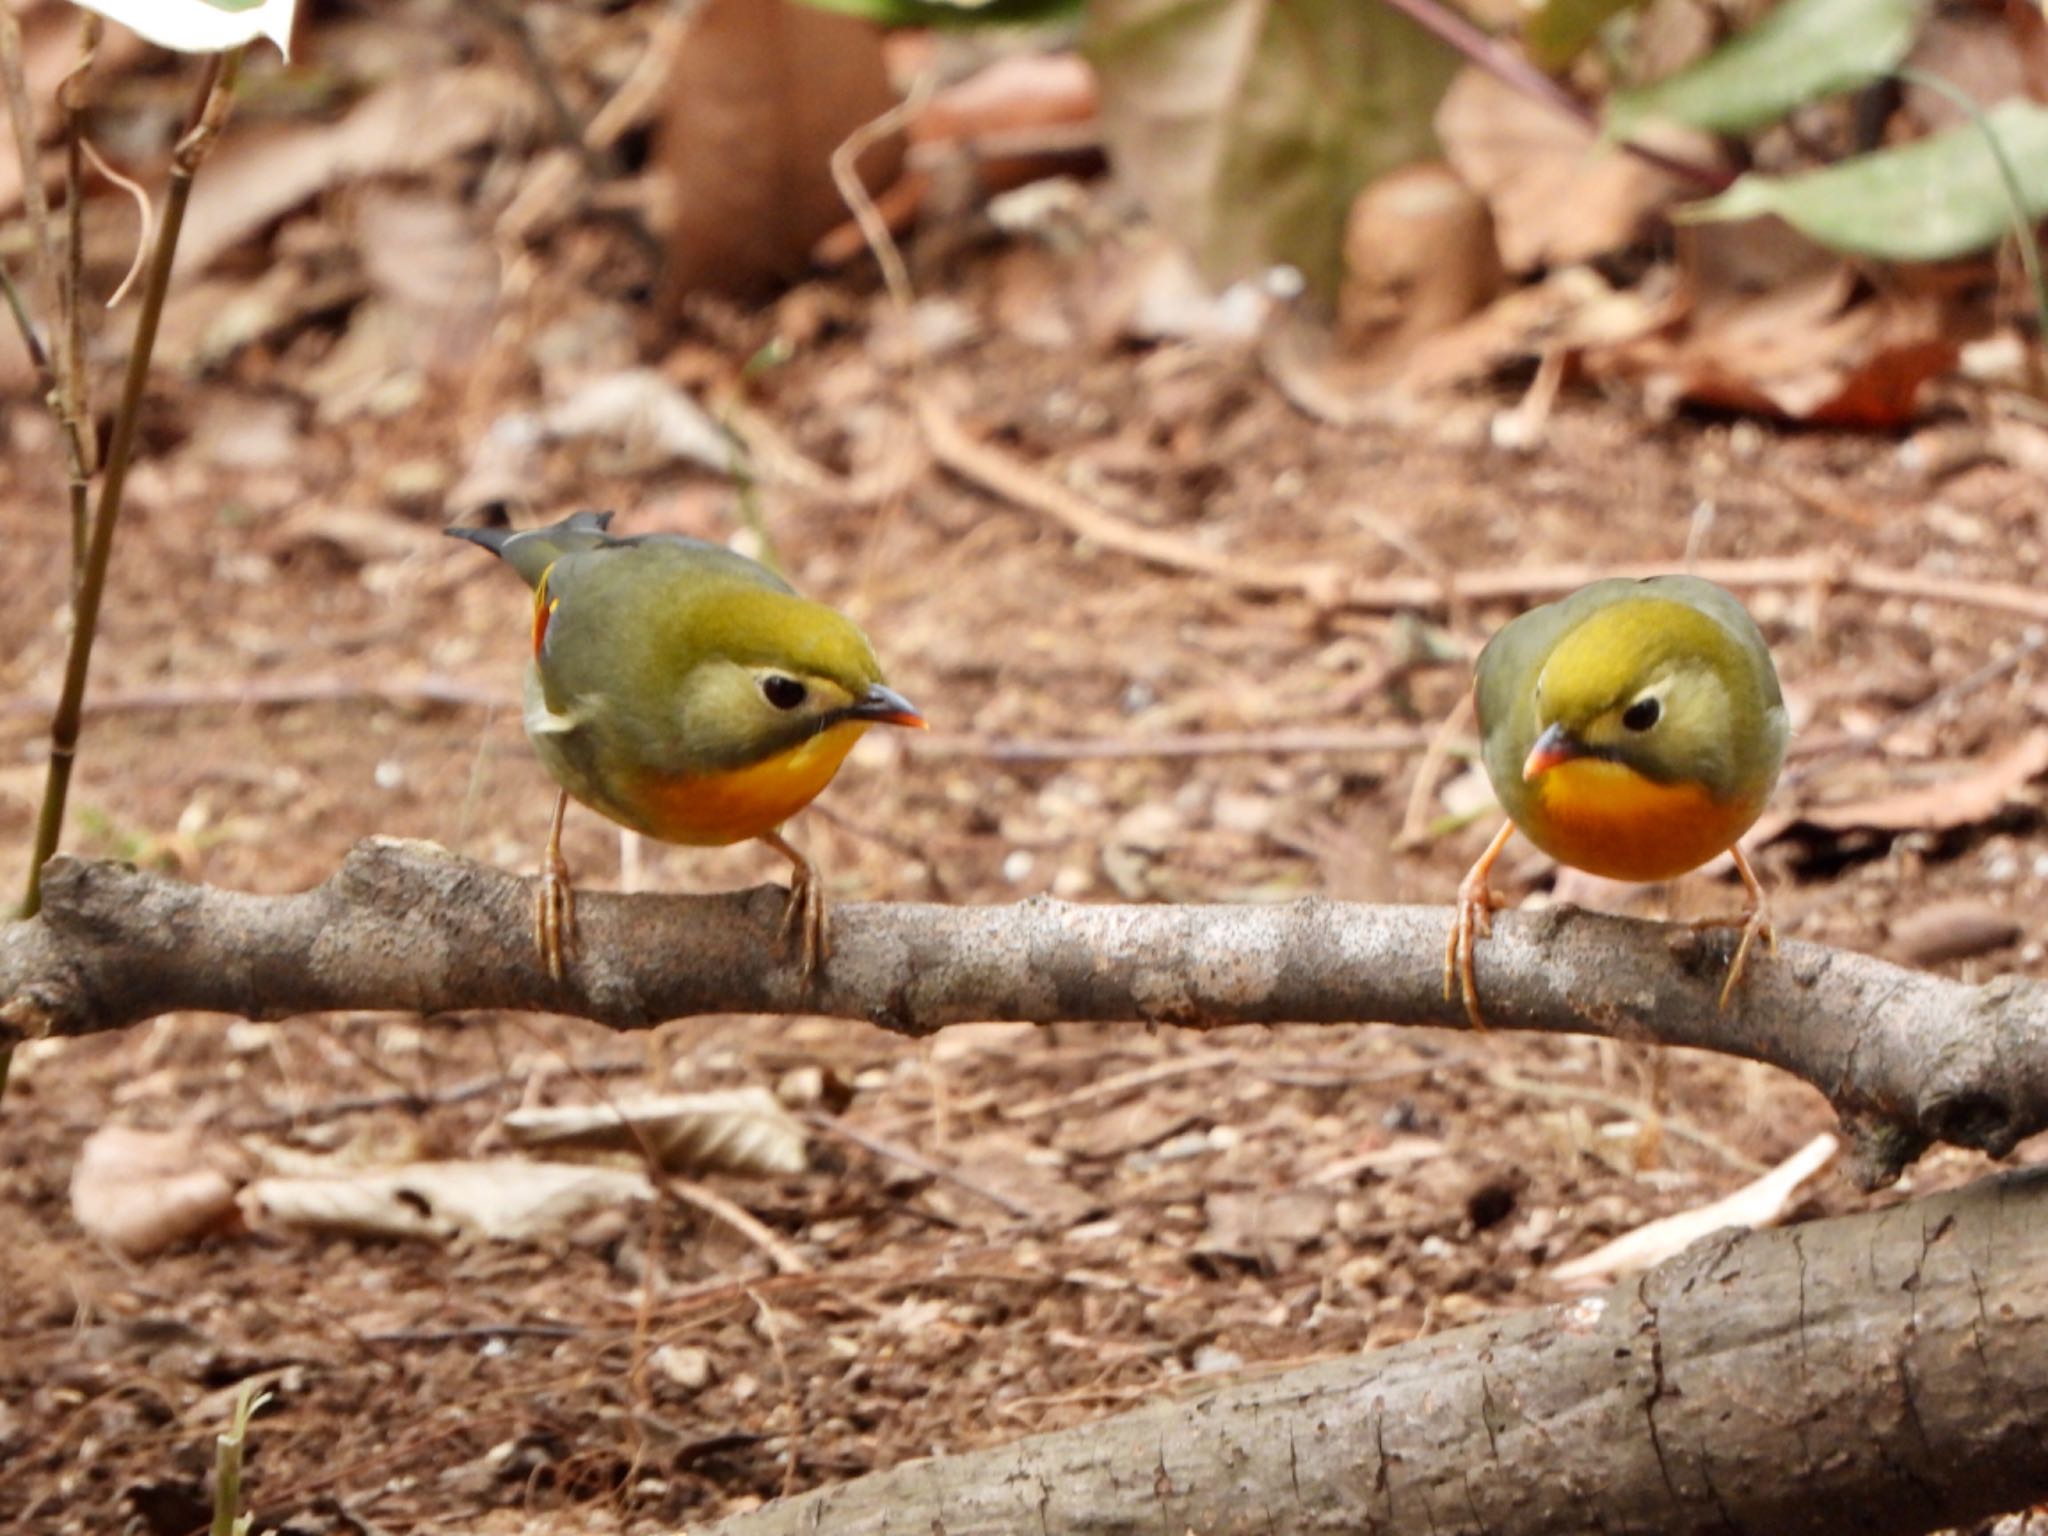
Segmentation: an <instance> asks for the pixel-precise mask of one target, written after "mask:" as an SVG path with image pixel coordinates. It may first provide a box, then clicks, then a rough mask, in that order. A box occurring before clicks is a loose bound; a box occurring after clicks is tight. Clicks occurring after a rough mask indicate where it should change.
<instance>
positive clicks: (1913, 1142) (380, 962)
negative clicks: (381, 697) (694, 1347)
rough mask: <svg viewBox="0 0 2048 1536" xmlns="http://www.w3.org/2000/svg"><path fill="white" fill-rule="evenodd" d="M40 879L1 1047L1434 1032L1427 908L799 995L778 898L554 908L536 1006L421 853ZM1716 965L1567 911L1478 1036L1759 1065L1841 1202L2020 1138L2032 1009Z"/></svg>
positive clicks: (1097, 927) (1047, 925) (1784, 969)
mask: <svg viewBox="0 0 2048 1536" xmlns="http://www.w3.org/2000/svg"><path fill="white" fill-rule="evenodd" d="M44 879H45V887H46V894H45V901H44V912H43V915H42V916H41V917H40V918H38V919H36V920H34V921H32V922H27V923H19V924H16V925H14V926H12V927H10V928H6V929H0V1048H4V1047H6V1046H7V1045H9V1044H11V1043H13V1042H14V1041H17V1040H20V1039H24V1038H35V1037H37V1036H41V1035H76V1034H88V1033H92V1032H95V1031H99V1030H108V1029H120V1028H122V1027H124V1026H126V1025H129V1024H133V1023H135V1022H137V1021H138V1020H142V1019H146V1018H151V1017H153V1016H155V1015H157V1014H162V1013H168V1012H172V1011H174V1010H180V1009H202V1010H210V1011H215V1012H223V1013H235V1014H241V1015H244V1016H247V1017H250V1018H280V1017H284V1016H287V1015H290V1014H298V1013H313V1012H320V1011H323V1010H329V1009H404V1010H409V1011H412V1012H417V1013H448V1012H454V1011H458V1010H463V1009H476V1008H504V1009H530V1010H544V1011H547V1012H552V1013H562V1014H572V1015H576V1016H579V1017H582V1018H587V1019H594V1020H597V1021H598V1022H600V1023H603V1024H607V1025H610V1026H611V1027H613V1028H615V1029H638V1028H645V1027H648V1026H650V1025H653V1024H657V1023H660V1022H662V1021H664V1020H668V1019H675V1018H682V1017H686V1016H689V1015H694V1014H704V1013H812V1014H826V1015H832V1016H836V1017H840V1018H853V1019H865V1020H867V1021H868V1022H870V1023H872V1024H876V1025H879V1026H881V1027H882V1028H885V1029H892V1030H896V1031H898V1032H899V1033H903V1034H909V1035H925V1034H930V1033H932V1032H933V1031H935V1030H938V1029H941V1028H943V1027H944V1026H946V1025H948V1024H955V1023H960V1022H963V1021H967V1020H975V1019H1008V1020H1017V1021H1021V1022H1026V1023H1036V1024H1047V1023H1056V1022H1060V1021H1065V1020H1142V1021H1146V1022H1151V1023H1164V1024H1175V1025H1181V1026H1185V1027H1188V1028H1197V1029H1200V1028H1208V1027H1212V1026H1217V1025H1224V1024H1242V1023H1285V1022H1296V1023H1338V1022H1352V1021H1364V1020H1377V1021H1382V1022H1386V1023H1392V1024H1429V1025H1440V1026H1448V1027H1452V1028H1458V1027H1462V1025H1463V1011H1462V1008H1461V1007H1460V1006H1459V1005H1458V1004H1456V1003H1447V1002H1445V1000H1444V998H1443V995H1442V988H1441V974H1442V972H1441V966H1442V955H1443V943H1444V935H1445V924H1446V923H1447V921H1448V918H1449V913H1448V911H1447V909H1444V908H1437V907H1361V906H1347V905H1342V904H1338V903H1334V902H1327V901H1317V900H1310V901H1301V902H1294V903H1291V904H1288V905H1285V906H1135V907H1134V906H1074V905H1069V904H1067V903H1063V902H1057V901H1050V900H1044V899H1039V900H1032V901H1026V902H1023V903H1021V904H1019V905H1016V906H1008V907H948V906H929V905H914V904H907V903H906V904H888V905H847V906H841V907H839V908H836V909H835V910H834V913H833V919H832V938H833V953H832V957H831V960H830V962H829V963H828V964H827V965H826V966H825V967H824V968H823V969H822V970H821V972H820V974H819V976H818V977H817V980H816V982H815V983H814V985H813V987H812V990H811V991H810V993H809V994H804V993H803V992H801V991H800V988H799V981H798V977H797V973H796V969H795V967H794V966H793V965H792V964H790V963H789V962H788V960H787V958H786V957H785V956H783V955H782V954H781V952H780V950H779V949H778V947H777V942H776V934H777V930H778V925H779V923H780V921H781V917H782V903H783V895H782V891H781V889H780V888H779V887H766V886H764V887H759V888H757V889H754V890H751V891H741V892H735V893H733V894H731V895H728V896H708V897H679V896H666V897H665V896H644V895H643V896H618V895H611V894H607V893H603V892H596V891H586V892H583V893H581V894H580V895H579V897H578V899H577V906H576V917H577V925H578V949H577V954H576V959H575V963H574V964H573V966H572V967H571V971H570V975H569V977H568V979H567V980H566V981H564V982H561V983H556V982H553V981H551V980H550V979H549V978H548V976H547V973H546V971H545V970H544V969H543V968H542V967H541V965H540V963H539V957H538V955H537V954H536V953H535V950H534V947H533V941H532V937H531V935H532V922H531V918H532V901H533V886H532V882H531V881H529V880H524V879H520V878H517V877H514V876H512V875H508V874H505V873H503V872H502V871H499V870H494V869H490V868H487V867H485V866H483V865H480V864H476V863H472V862H470V861H469V860H466V859H461V858H457V857H455V856H454V855H452V854H450V853H448V852H446V851H445V850H443V849H440V848H437V847H434V846H433V845H432V844H428V843H413V842H399V841H394V840H389V839H372V840H371V841H368V842H365V843H363V844H361V845H359V846H358V847H357V848H356V849H355V850H354V851H353V852H351V853H350V855H349V856H348V858H347V859H346V860H345V861H344V863H343V864H342V867H341V869H340V870H339V871H338V872H337V873H336V874H335V875H334V876H333V877H332V878H330V879H329V880H327V881H326V882H325V883H324V884H322V885H319V886H317V887H315V888H314V889H312V890H310V891H306V892H302V893H300V894H298V895H291V896H251V895H245V894H242V893H240V892H234V891H223V890H219V889H216V888H213V887H209V886H200V885H190V884H186V883H184V882H181V881H177V880H173V879H170V878H167V877H165V876H161V875H153V874H147V873H143V872H140V871H137V870H135V869H132V868H129V867H127V866H125V865H119V864H111V863H96V862H88V861H81V860H77V859H69V858H59V859H54V860H52V861H51V862H50V864H49V866H48V869H47V871H46V874H45V876H44ZM1730 942H1731V936H1730V935H1729V934H1726V933H1717V932H1716V933H1698V932H1695V931H1693V930H1692V929H1690V928H1687V927H1684V926H1680V925H1676V924H1660V923H1649V922H1640V921H1632V920H1628V919H1623V918H1614V917H1603V916H1598V915H1595V914H1592V913H1586V912H1581V911H1577V910H1575V909H1571V908H1560V909H1557V910H1555V911H1550V912H1544V913H1530V914H1522V913H1506V914H1503V915H1502V916H1500V917H1499V918H1498V919H1497V920H1496V922H1495V932H1494V935H1493V937H1492V938H1491V939H1489V940H1487V941H1485V942H1484V943H1482V944H1481V945H1480V946H1479V984H1480V989H1481V995H1482V996H1483V997H1484V998H1485V1001H1486V1011H1487V1019H1488V1022H1489V1023H1490V1024H1492V1025H1493V1026H1494V1027H1495V1028H1497V1029H1516V1030H1541V1031H1549V1032H1572V1033H1579V1034H1589V1035H1605V1036H1610V1037H1613V1038H1616V1039H1626V1040H1637V1041H1646V1042H1654V1043H1658V1044H1663V1045H1676V1046H1695V1047H1699V1048H1702V1049H1706V1050H1712V1051H1719V1052H1722V1053H1724V1054H1726V1055H1731V1056H1741V1057H1746V1058H1749V1059H1751V1060H1755V1061H1763V1062H1769V1063H1771V1064H1772V1065H1774V1066H1778V1067H1781V1068H1783V1069H1784V1070H1786V1071H1788V1072H1791V1073H1793V1074H1795V1075H1796V1076H1799V1077H1801V1078H1804V1079H1805V1080H1806V1081H1807V1082H1809V1083H1812V1084H1813V1085H1814V1086H1815V1087H1817V1088H1819V1089H1820V1090H1821V1092H1822V1093H1824V1094H1826V1095H1827V1097H1828V1099H1829V1100H1830V1101H1831V1102H1832V1103H1833V1104H1834V1106H1835V1109H1836V1111H1837V1112H1838V1113H1839V1114H1840V1115H1841V1116H1842V1119H1843V1121H1844V1124H1845V1126H1846V1128H1847V1129H1848V1131H1849V1133H1850V1135H1851V1137H1852V1140H1853V1142H1854V1145H1855V1149H1856V1165H1855V1167H1854V1169H1853V1172H1854V1173H1855V1176H1856V1177H1857V1179H1858V1180H1859V1182H1861V1183H1863V1184H1864V1185H1866V1186H1867V1187H1874V1186H1875V1185H1877V1184H1880V1183H1884V1182H1887V1181H1889V1180H1890V1179H1892V1178H1894V1177H1896V1176H1897V1174H1898V1173H1899V1171H1900V1170H1902V1169H1903V1168H1904V1167H1905V1166H1906V1165H1907V1164H1909V1163H1910V1162H1911V1161H1912V1160H1913V1159H1914V1158H1915V1157H1917V1156H1918V1155H1919V1154H1920V1153H1921V1152H1922V1151H1924V1150H1925V1149H1926V1148H1927V1147H1928V1146H1929V1145H1931V1144H1932V1143H1934V1142H1937V1141H1947V1142H1952V1143H1955V1144H1956V1145H1959V1146H1966V1147H1976V1148H1980V1149H1982V1150H1984V1151H1986V1152H1989V1153H1991V1154H1992V1155H1993V1156H2003V1155H2005V1154H2006V1153H2008V1152H2010V1151H2011V1150H2012V1149H2013V1147H2014V1146H2015V1145H2016V1144H2017V1143H2018V1142H2019V1141H2020V1139H2021V1138H2023V1137H2025V1136H2028V1135H2031V1134H2032V1133H2034V1132H2036V1131H2039V1130H2042V1129H2044V1128H2048V986H2043V985H2042V984H2040V983H2036V982H2031V981H2025V980H2019V979H2013V978H2000V979H1998V980H1994V981H1991V982H1988V983H1986V984H1985V985H1983V986H1975V987H1973V986H1966V985H1963V984H1961V983H1958V982H1952V981H1947V980H1944V979H1942V978H1940V977H1936V976H1929V975H1925V974H1922V973H1919V972H1915V971H1908V970H1903V969H1900V968H1899V967H1897V966H1893V965H1887V964H1885V963H1883V962H1881V961H1877V960H1872V959H1869V958H1868V957H1865V956H1861V955H1855V954H1851V953H1848V952H1846V951H1843V950H1833V949H1825V948H1821V947H1819V946H1816V945H1810V944H1787V945H1786V946H1785V948H1784V951H1783V953H1782V954H1781V955H1779V956H1777V957H1775V958H1772V957H1764V958H1763V959H1762V960H1761V962H1760V963H1753V964H1752V965H1751V966H1750V970H1749V974H1748V976H1747V977H1746V979H1745V980H1744V982H1743V985H1742V988H1741V990H1740V993H1739V995H1738V998H1737V1000H1736V1002H1735V1004H1734V1006H1732V1007H1731V1008H1730V1009H1729V1010H1728V1011H1727V1012H1726V1013H1721V1012H1717V1011H1716V1008H1715V1001H1716V992H1717V988H1718V986H1719V984H1720V980H1721V976H1722V974H1723V972H1724V970H1725V968H1726V965H1727V962H1728V955H1729V945H1730Z"/></svg>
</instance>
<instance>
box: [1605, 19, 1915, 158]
mask: <svg viewBox="0 0 2048 1536" xmlns="http://www.w3.org/2000/svg"><path fill="white" fill-rule="evenodd" d="M1924 11H1925V0H1787V3H1786V4H1784V5H1781V6H1779V7H1778V8H1777V9H1776V10H1775V11H1772V12H1771V13H1770V14H1769V15H1768V16H1766V17H1765V18H1764V19H1763V20H1762V21H1760V22H1758V23H1757V24H1756V25H1755V26H1753V27H1751V28H1750V29H1749V30H1748V31H1746V32H1744V33H1743V34H1742V35H1741V36H1739V37H1737V38H1735V39H1734V40H1733V41H1731V42H1729V43H1726V44H1724V45H1723V46H1722V47H1720V48H1718V49H1716V50H1715V51H1714V52H1713V53H1711V54H1709V55H1708V56H1707V57H1706V58H1704V59H1702V60H1700V62H1699V63H1697V64H1695V65H1693V66H1692V67H1691V68H1690V69H1682V70H1680V71H1679V72H1678V73H1677V74H1675V75H1670V76H1667V77H1666V78H1665V79H1662V80H1659V81H1658V82H1657V83H1656V84H1655V85H1648V86H1644V87H1642V88H1641V89H1640V90H1633V91H1617V92H1615V93H1614V95H1613V96H1612V97H1610V98H1609V99H1608V103H1607V123H1606V128H1607V133H1608V134H1609V136H1610V137H1613V138H1627V137H1628V136H1630V135H1631V134H1633V133H1634V132H1635V131H1636V130H1637V129H1639V128H1640V127H1641V126H1642V125H1643V123H1644V122H1645V121H1647V120H1648V119H1650V118H1668V119H1670V120H1671V121H1673V122H1678V123H1683V124H1684V125H1685V126H1687V127H1688V128H1698V129H1701V130H1703V131H1705V132H1707V133H1747V132H1748V131H1749V130H1750V129H1752V128H1761V127H1763V126H1764V125H1765V124H1767V123H1774V122H1776V121H1777V120H1778V119H1779V118H1781V117H1783V116H1784V115H1785V114H1786V113H1787V112H1790V111H1791V110H1792V109H1793V108H1794V107H1798V106H1803V105H1805V104H1806V103H1807V102H1809V101H1814V100H1817V99H1819V98H1820V97H1822V96H1830V95H1833V94H1834V93H1835V92H1837V91H1845V90H1851V89H1854V88H1855V87H1857V86H1861V85H1867V84H1869V83H1870V82H1871V81H1872V80H1875V79H1877V78H1879V77H1880V76H1882V75H1885V74H1887V73H1889V72H1890V71H1891V69H1892V68H1893V66H1895V65H1896V64H1897V63H1898V62H1899V60H1901V59H1903V58H1904V57H1905V56H1906V52H1907V50H1908V49H1909V48H1911V47H1912V46H1913V38H1914V36H1915V35H1916V34H1917V33H1918V31H1919V28H1920V20H1921V17H1922V15H1923V14H1924Z"/></svg>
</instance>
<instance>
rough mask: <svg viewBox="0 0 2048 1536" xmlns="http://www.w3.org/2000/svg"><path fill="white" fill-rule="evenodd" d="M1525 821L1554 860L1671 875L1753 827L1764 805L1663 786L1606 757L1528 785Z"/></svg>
mask: <svg viewBox="0 0 2048 1536" xmlns="http://www.w3.org/2000/svg"><path fill="white" fill-rule="evenodd" d="M1529 787H1530V790H1531V794H1532V801H1533V803H1532V805H1531V806H1530V812H1531V814H1530V815H1529V816H1528V817H1527V820H1526V823H1525V824H1524V825H1523V826H1522V830H1523V832H1525V833H1526V834H1528V837H1529V840H1530V841H1531V842H1533V843H1535V844H1536V846H1537V847H1539V848H1541V849H1542V850H1543V851H1544V852H1545V853H1547V854H1549V855H1550V856H1551V857H1552V858H1554V859H1557V860H1558V861H1560V862H1561V863H1565V864H1569V865H1571V866H1573V867H1574V868H1575V869H1583V870H1587V871H1590V872H1591V873H1593V874H1596V875H1605V876H1606V877H1607V878H1608V879H1610V880H1645V881H1647V880H1669V879H1671V878H1673V877H1674V876H1676V875H1682V874H1684V873H1685V872H1686V871H1687V870H1689V869H1698V868H1699V867H1700V865H1702V864H1704V863H1706V862H1707V860H1709V859H1711V858H1713V857H1714V856H1715V855H1716V854H1719V853H1725V852H1727V850H1728V849H1729V848H1730V847H1732V846H1733V845H1734V843H1735V840H1736V839H1737V838H1739V837H1741V836H1742V834H1743V833H1745V832H1747V831H1748V830H1749V828H1750V825H1751V823H1753V822H1754V821H1755V820H1756V817H1757V811H1758V810H1759V809H1760V807H1758V806H1755V805H1751V804H1749V803H1747V802H1745V801H1741V800H1717V799H1715V798H1714V796H1713V795H1711V794H1710V793H1708V791H1707V790H1706V788H1705V787H1704V786H1702V785H1699V784H1684V783H1681V784H1659V783H1657V782H1656V781H1655V780H1652V779H1646V778H1644V777H1643V776H1642V775H1641V774H1639V773H1637V772H1635V771H1634V770H1633V769H1630V768H1625V767H1623V766H1622V765H1621V764H1619V763H1611V762H1606V761H1603V760H1602V759H1600V758H1593V757H1582V758H1577V759H1574V760H1573V761H1571V762H1568V763H1562V764H1560V765H1558V766H1557V767H1555V768H1553V769H1551V770H1550V771H1549V772H1548V773H1545V774H1544V775H1543V776H1542V777H1541V778H1539V779H1537V780H1536V781H1535V783H1533V784H1531V785H1530V786H1529Z"/></svg>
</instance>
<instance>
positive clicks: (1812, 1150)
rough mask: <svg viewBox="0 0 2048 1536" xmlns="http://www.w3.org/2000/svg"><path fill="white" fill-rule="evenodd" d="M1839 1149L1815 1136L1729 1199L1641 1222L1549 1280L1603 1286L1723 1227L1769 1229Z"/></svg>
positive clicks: (1827, 1139)
mask: <svg viewBox="0 0 2048 1536" xmlns="http://www.w3.org/2000/svg"><path fill="white" fill-rule="evenodd" d="M1840 1145H1841V1143H1840V1142H1839V1141H1837V1140H1836V1139H1835V1138H1834V1137H1833V1136H1831V1135H1827V1134H1822V1135H1819V1136H1816V1137H1814V1138H1813V1140H1812V1141H1809V1142H1808V1143H1807V1144H1806V1145H1805V1146H1803V1147H1801V1148H1800V1149H1799V1150H1798V1151H1797V1152H1795V1153H1793V1154H1792V1155H1791V1156H1790V1157H1788V1158H1786V1159H1785V1161H1784V1162H1782V1163H1780V1164H1778V1166H1777V1167H1775V1168H1773V1169H1772V1170H1771V1171H1770V1172H1769V1173H1767V1174H1765V1175H1764V1176H1763V1177H1762V1178H1760V1179H1755V1180H1752V1181H1751V1182H1750V1183H1748V1184H1745V1185H1743V1186H1742V1188H1740V1189H1738V1190H1736V1191H1735V1193H1733V1194H1732V1195H1728V1196H1726V1197H1725V1198H1723V1199H1720V1200H1716V1201H1714V1202H1712V1203H1711V1204H1708V1205H1702V1206H1696V1207H1694V1208H1693V1209H1692V1210H1689V1211H1681V1212H1680V1213H1679V1214H1678V1215H1676V1216H1665V1217H1661V1218H1659V1219H1658V1220H1656V1221H1651V1222H1646V1223H1644V1224H1643V1225H1642V1226H1640V1227H1637V1228H1636V1229H1635V1230H1634V1231H1633V1232H1625V1233H1623V1234H1622V1235H1621V1236H1620V1237H1617V1238H1616V1239H1615V1240H1614V1241H1613V1242H1611V1243H1604V1244H1602V1245H1601V1246H1600V1247H1598V1248H1596V1249H1594V1250H1593V1251H1592V1252H1591V1253H1588V1254H1583V1255H1581V1256H1580V1257H1578V1258H1576V1259H1568V1260H1566V1261H1565V1262H1564V1263H1562V1264H1559V1265H1556V1266H1554V1267H1553V1268H1552V1269H1551V1271H1550V1277H1551V1278H1552V1279H1553V1280H1555V1281H1557V1282H1558V1283H1559V1284H1560V1285H1568V1286H1593V1285H1605V1284H1606V1283H1607V1282H1608V1281H1610V1280H1612V1279H1614V1278H1615V1277H1617V1276H1619V1275H1631V1274H1635V1273H1637V1272H1638V1271H1640V1270H1645V1269H1648V1268H1649V1267H1650V1266H1651V1265H1653V1264H1660V1263H1662V1262H1663V1261H1664V1260H1665V1259H1668V1258H1670V1257H1671V1256H1672V1255H1673V1254H1675V1253H1677V1252H1679V1251H1680V1250H1681V1249H1683V1248H1686V1247H1688V1246H1690V1245H1691V1244H1693V1243H1695V1242H1697V1241H1698V1240H1699V1239H1701V1238H1703V1237H1705V1236H1706V1235H1707V1234H1708V1233H1710V1232H1718V1231H1720V1230H1721V1229H1722V1228H1724V1227H1741V1228H1744V1229H1748V1228H1753V1227H1766V1226H1770V1225H1771V1224H1772V1223H1774V1222H1776V1221H1778V1220H1779V1219H1780V1218H1782V1217H1783V1216H1784V1214H1785V1212H1786V1211H1787V1210H1788V1209H1790V1207H1791V1204H1792V1197H1793V1196H1794V1195H1796V1194H1797V1193H1798V1192H1799V1189H1800V1186H1802V1185H1803V1184H1805V1183H1806V1181H1807V1180H1808V1179H1810V1178H1812V1177H1813V1176H1814V1175H1815V1174H1817V1173H1819V1172H1820V1171H1821V1169H1823V1168H1825V1167H1826V1166H1827V1165H1828V1163H1829V1162H1830V1161H1831V1160H1832V1159H1833V1158H1834V1155H1835V1151H1836V1149H1837V1148H1838V1147H1839V1146H1840Z"/></svg>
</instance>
